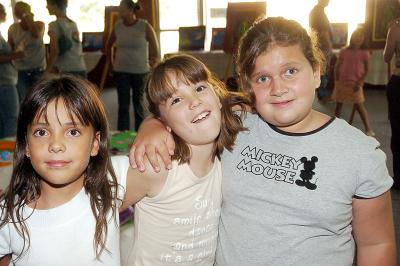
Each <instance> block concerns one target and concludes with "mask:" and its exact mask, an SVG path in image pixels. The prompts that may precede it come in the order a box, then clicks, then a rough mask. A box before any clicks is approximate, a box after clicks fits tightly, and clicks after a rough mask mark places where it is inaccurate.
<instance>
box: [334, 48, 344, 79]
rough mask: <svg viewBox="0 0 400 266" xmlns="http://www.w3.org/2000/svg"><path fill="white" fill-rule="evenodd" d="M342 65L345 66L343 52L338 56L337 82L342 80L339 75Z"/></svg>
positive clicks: (336, 66)
mask: <svg viewBox="0 0 400 266" xmlns="http://www.w3.org/2000/svg"><path fill="white" fill-rule="evenodd" d="M342 64H343V56H342V52H340V53H339V55H338V59H337V61H336V64H335V80H339V78H340V75H339V73H340V68H341V67H342Z"/></svg>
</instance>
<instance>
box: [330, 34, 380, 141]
mask: <svg viewBox="0 0 400 266" xmlns="http://www.w3.org/2000/svg"><path fill="white" fill-rule="evenodd" d="M363 43H364V30H363V29H361V28H359V29H357V30H355V31H354V32H353V34H352V35H351V38H350V44H349V46H348V47H346V48H343V49H341V50H340V53H339V58H338V61H337V63H336V68H335V79H336V80H335V88H334V90H333V92H332V100H334V101H336V108H335V116H336V117H340V116H341V113H342V107H343V103H352V104H353V110H352V112H351V116H350V119H349V123H350V124H351V123H352V122H353V118H354V114H355V112H356V111H357V112H358V113H359V114H360V117H361V120H362V122H363V124H364V127H365V134H367V136H372V137H374V136H375V133H374V131H373V130H372V128H371V125H370V123H369V119H368V112H367V109H366V108H365V105H364V102H365V96H364V89H363V86H364V80H365V77H366V76H367V74H368V60H369V58H370V56H371V53H370V51H368V50H365V49H361V45H362V44H363Z"/></svg>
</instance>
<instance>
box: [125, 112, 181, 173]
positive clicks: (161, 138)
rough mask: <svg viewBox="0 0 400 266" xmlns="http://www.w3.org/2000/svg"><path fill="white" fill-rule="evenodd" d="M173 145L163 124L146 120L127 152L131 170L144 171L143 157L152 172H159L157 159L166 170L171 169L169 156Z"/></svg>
mask: <svg viewBox="0 0 400 266" xmlns="http://www.w3.org/2000/svg"><path fill="white" fill-rule="evenodd" d="M174 149H175V143H174V140H173V137H172V135H171V133H170V132H168V130H167V129H166V127H165V126H164V124H163V123H162V122H161V121H160V120H158V119H156V118H153V117H148V118H146V119H145V120H144V121H143V122H142V124H141V125H140V128H139V131H138V134H137V135H136V138H135V140H134V142H133V144H132V148H131V150H130V152H129V160H130V163H131V166H132V167H133V168H138V170H139V171H144V170H145V169H146V167H145V165H144V160H143V159H144V157H145V155H146V156H147V159H148V160H149V162H150V164H151V166H152V167H153V168H154V171H156V172H158V171H160V162H159V159H160V158H159V157H158V156H157V154H158V155H159V156H160V157H161V160H162V161H163V164H164V165H165V166H166V167H167V169H170V168H171V155H173V154H174Z"/></svg>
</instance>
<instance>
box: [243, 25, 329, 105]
mask: <svg viewBox="0 0 400 266" xmlns="http://www.w3.org/2000/svg"><path fill="white" fill-rule="evenodd" d="M296 44H298V45H300V48H301V50H302V51H303V54H304V56H305V57H306V58H307V60H308V62H310V64H311V66H312V68H313V69H315V68H316V67H318V66H323V65H324V60H325V59H324V56H323V54H322V52H321V50H320V49H319V48H318V43H317V38H316V35H315V33H314V32H311V34H310V35H309V34H308V33H307V31H306V30H305V29H304V28H303V27H302V26H301V25H300V24H299V23H298V22H296V21H294V20H288V19H285V18H282V17H268V18H264V19H260V20H258V21H256V22H255V23H254V24H253V25H252V26H251V27H250V29H249V30H248V31H247V32H246V33H245V34H244V35H243V37H242V38H241V39H240V42H239V47H238V52H237V58H236V72H237V73H238V76H239V77H238V81H239V87H240V89H241V90H243V91H244V92H246V93H249V94H250V96H251V99H252V102H253V103H254V101H255V98H254V93H253V91H252V88H251V84H250V77H251V75H252V73H253V71H254V67H255V63H256V59H257V58H258V56H259V55H261V54H263V53H265V52H267V51H268V49H269V48H271V47H272V46H273V45H278V46H292V45H296ZM321 69H323V68H321Z"/></svg>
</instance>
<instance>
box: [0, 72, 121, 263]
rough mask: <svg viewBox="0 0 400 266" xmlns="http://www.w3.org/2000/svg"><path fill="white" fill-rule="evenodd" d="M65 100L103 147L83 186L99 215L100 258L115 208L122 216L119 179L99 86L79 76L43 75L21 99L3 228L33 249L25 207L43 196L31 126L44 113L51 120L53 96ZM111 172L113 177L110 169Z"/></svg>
mask: <svg viewBox="0 0 400 266" xmlns="http://www.w3.org/2000/svg"><path fill="white" fill-rule="evenodd" d="M58 100H60V101H63V103H64V105H65V107H66V109H67V110H68V112H69V115H70V118H71V119H72V122H73V123H76V122H77V121H74V119H73V116H75V117H76V118H77V119H78V120H79V122H80V123H82V124H83V125H85V126H92V127H93V129H94V132H99V133H100V145H99V151H98V154H97V155H96V156H92V157H91V158H90V160H89V164H88V166H87V168H86V171H85V173H84V181H83V186H84V189H85V192H86V193H87V194H88V195H89V197H90V206H91V209H92V213H93V216H94V218H95V220H96V228H95V234H94V241H93V245H94V248H95V251H96V258H99V257H100V255H101V253H102V252H103V250H104V249H106V247H105V243H106V238H107V232H108V230H107V229H108V228H107V217H108V215H109V213H110V211H111V212H112V215H113V217H115V215H116V206H115V203H116V200H117V193H116V192H117V180H116V177H115V173H114V171H113V168H112V165H111V160H110V157H109V140H108V130H109V129H108V121H107V117H106V113H105V110H104V107H103V104H102V102H101V100H100V98H99V96H98V92H97V89H96V87H95V86H94V85H93V84H91V83H90V82H88V81H85V80H83V79H80V78H77V77H73V76H68V75H66V76H61V77H58V78H53V79H49V80H42V81H41V82H39V83H38V84H36V85H35V86H34V87H33V88H32V89H31V91H30V92H29V93H28V94H27V96H26V97H25V99H24V101H23V102H22V104H21V108H20V113H19V116H18V125H17V138H16V148H15V153H14V169H13V173H12V177H11V181H10V184H9V186H8V188H7V190H6V191H5V193H4V195H2V196H1V197H0V200H3V201H4V202H3V203H2V206H1V208H2V221H1V223H0V227H1V226H4V225H6V224H7V223H11V224H13V225H14V226H15V228H16V230H17V231H18V233H19V234H20V235H21V237H22V238H23V239H24V247H23V250H25V246H26V243H27V244H28V245H27V246H28V248H29V243H30V239H29V230H28V228H27V226H26V224H25V220H26V219H29V217H28V218H26V217H25V218H24V217H23V209H24V207H25V206H26V205H27V204H29V203H31V202H35V201H36V200H37V199H38V198H39V197H40V195H41V177H40V176H39V175H38V173H36V171H35V170H34V168H33V167H32V164H31V162H30V160H29V158H27V156H26V155H25V152H26V146H27V141H26V138H27V132H28V128H29V126H30V125H31V124H32V123H33V122H34V121H35V119H37V118H38V117H41V116H43V117H44V118H45V119H46V120H47V114H46V112H47V106H48V104H49V103H50V102H52V101H58ZM108 173H109V174H110V178H109V177H108V176H107V174H108Z"/></svg>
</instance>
